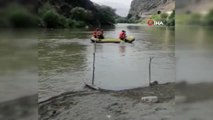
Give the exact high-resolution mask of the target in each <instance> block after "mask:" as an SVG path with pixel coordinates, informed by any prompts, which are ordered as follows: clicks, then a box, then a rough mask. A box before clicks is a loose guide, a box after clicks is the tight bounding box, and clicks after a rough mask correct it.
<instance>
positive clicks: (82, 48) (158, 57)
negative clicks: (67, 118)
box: [38, 24, 175, 100]
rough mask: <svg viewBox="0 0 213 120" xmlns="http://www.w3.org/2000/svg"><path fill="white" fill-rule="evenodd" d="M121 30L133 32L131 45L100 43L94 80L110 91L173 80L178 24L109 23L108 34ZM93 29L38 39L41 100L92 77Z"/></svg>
mask: <svg viewBox="0 0 213 120" xmlns="http://www.w3.org/2000/svg"><path fill="white" fill-rule="evenodd" d="M121 30H126V32H127V35H131V36H134V37H135V38H136V41H135V42H134V43H133V44H129V43H124V44H115V43H107V44H97V46H96V57H95V58H96V61H95V67H96V69H95V85H96V86H98V87H100V88H103V89H108V90H122V89H131V88H135V87H141V86H147V85H148V83H149V81H148V80H149V58H150V57H154V59H153V61H152V76H151V77H152V80H153V81H154V80H157V81H159V83H166V82H174V80H175V54H174V49H175V36H174V34H175V32H174V28H166V27H148V26H143V25H131V24H118V25H116V26H115V27H114V28H105V37H111V38H117V37H118V34H119V32H120V31H121ZM91 34H92V31H91V30H51V31H46V32H45V34H44V35H42V37H40V38H39V43H38V49H39V50H38V61H39V62H38V64H39V85H38V87H39V99H40V100H42V99H46V98H48V97H51V96H54V95H57V94H60V93H63V92H67V91H78V90H82V89H83V87H84V82H88V83H89V82H91V80H92V63H93V52H94V44H93V43H91V42H90V40H89V38H90V37H91Z"/></svg>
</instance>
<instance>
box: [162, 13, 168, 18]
mask: <svg viewBox="0 0 213 120" xmlns="http://www.w3.org/2000/svg"><path fill="white" fill-rule="evenodd" d="M160 17H161V18H162V19H167V17H168V14H167V13H162V14H161V15H160Z"/></svg>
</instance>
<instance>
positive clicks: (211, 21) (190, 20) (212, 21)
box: [176, 9, 213, 26]
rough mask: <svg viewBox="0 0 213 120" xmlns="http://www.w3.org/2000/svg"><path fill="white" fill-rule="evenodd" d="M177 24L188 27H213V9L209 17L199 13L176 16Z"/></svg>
mask: <svg viewBox="0 0 213 120" xmlns="http://www.w3.org/2000/svg"><path fill="white" fill-rule="evenodd" d="M176 19H177V21H176V22H177V24H182V25H184V24H188V25H204V26H207V25H208V26H212V25H213V9H212V10H210V11H209V13H208V14H207V15H202V14H199V13H182V14H178V15H177V16H176Z"/></svg>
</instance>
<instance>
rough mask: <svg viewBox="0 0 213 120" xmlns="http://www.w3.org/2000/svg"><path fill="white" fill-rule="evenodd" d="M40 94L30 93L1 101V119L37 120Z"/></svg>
mask: <svg viewBox="0 0 213 120" xmlns="http://www.w3.org/2000/svg"><path fill="white" fill-rule="evenodd" d="M37 100H38V96H37V94H36V95H30V96H25V97H21V98H18V99H14V100H10V101H6V102H1V103H0V120H37V119H38V106H37Z"/></svg>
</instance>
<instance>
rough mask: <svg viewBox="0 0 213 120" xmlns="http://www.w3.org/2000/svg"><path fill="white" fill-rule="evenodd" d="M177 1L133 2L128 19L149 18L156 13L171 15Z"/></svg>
mask: <svg viewBox="0 0 213 120" xmlns="http://www.w3.org/2000/svg"><path fill="white" fill-rule="evenodd" d="M174 9H175V0H133V1H132V3H131V8H130V11H129V14H128V18H132V19H140V18H142V19H143V18H148V17H150V16H151V15H152V14H155V13H171V11H172V10H174Z"/></svg>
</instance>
